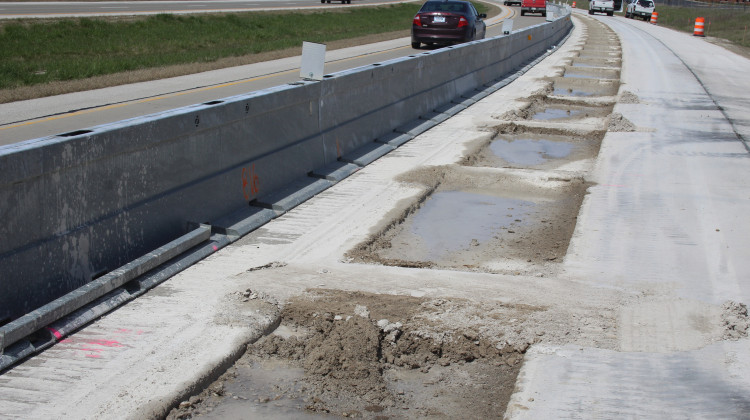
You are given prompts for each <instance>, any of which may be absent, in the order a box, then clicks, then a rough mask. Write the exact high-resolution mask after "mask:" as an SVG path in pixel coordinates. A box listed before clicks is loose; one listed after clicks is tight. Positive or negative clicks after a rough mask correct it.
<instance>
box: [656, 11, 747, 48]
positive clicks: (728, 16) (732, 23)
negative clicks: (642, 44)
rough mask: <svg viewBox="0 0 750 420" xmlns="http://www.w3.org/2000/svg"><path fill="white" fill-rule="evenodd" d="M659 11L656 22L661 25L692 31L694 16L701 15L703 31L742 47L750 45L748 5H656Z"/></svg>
mask: <svg viewBox="0 0 750 420" xmlns="http://www.w3.org/2000/svg"><path fill="white" fill-rule="evenodd" d="M656 11H657V12H658V13H659V17H658V21H657V23H658V24H659V25H661V26H668V27H670V28H673V29H676V30H679V31H683V32H688V33H691V34H692V33H693V29H694V28H695V18H697V17H702V18H704V19H705V20H706V22H705V30H704V33H705V34H706V35H707V36H713V37H717V38H722V39H726V40H729V41H731V42H733V43H735V44H737V45H741V46H743V47H750V34H748V33H747V31H748V28H750V7H749V8H746V9H743V8H741V7H740V8H736V9H721V8H718V7H701V8H687V7H675V6H666V5H662V4H657V5H656Z"/></svg>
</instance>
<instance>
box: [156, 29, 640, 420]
mask: <svg viewBox="0 0 750 420" xmlns="http://www.w3.org/2000/svg"><path fill="white" fill-rule="evenodd" d="M584 20H585V23H586V32H587V35H588V36H587V37H584V39H587V41H586V42H585V43H584V44H582V45H581V47H582V48H581V50H580V53H579V54H578V56H577V57H575V58H573V59H572V61H571V62H570V64H569V65H568V66H566V67H565V69H564V71H563V72H562V75H561V76H559V77H553V78H550V79H549V80H548V86H547V88H546V89H545V90H544V91H542V92H539V93H538V94H537V95H535V96H534V97H533V98H527V99H526V100H525V102H524V103H522V104H519V107H518V109H517V110H516V111H514V112H511V113H508V114H506V115H502V116H498V117H497V125H496V126H495V127H493V128H492V129H493V135H492V136H491V138H490V139H488V140H483V141H479V142H477V143H476V144H473V145H471V147H470V148H469V150H468V151H467V153H466V155H465V157H464V158H463V160H462V161H461V162H460V163H459V164H455V165H445V166H434V167H421V168H417V169H415V170H413V171H411V172H410V173H408V174H407V175H405V176H403V178H402V182H408V183H410V184H416V185H420V186H422V191H423V192H422V194H421V195H420V196H419V197H417V198H416V199H415V200H414V201H413V202H412V203H410V204H408V205H406V206H404V207H403V211H401V213H400V214H397V215H396V216H395V217H394V218H393V219H392V220H389V221H386V222H385V223H384V224H383V227H382V229H381V230H380V231H379V232H377V233H375V234H373V235H372V236H371V237H370V238H368V239H367V240H366V241H364V242H362V243H361V244H359V245H358V246H356V247H355V248H353V249H351V250H350V251H349V253H348V255H347V257H348V259H349V261H352V262H365V263H373V264H384V265H393V266H403V267H416V268H441V269H448V270H463V271H466V270H470V271H481V272H490V273H502V274H506V275H507V274H511V275H512V274H523V275H533V276H540V277H543V276H554V275H555V273H557V272H558V271H559V269H560V263H561V262H562V260H563V259H564V257H565V254H566V250H567V247H568V243H569V241H570V238H571V236H572V235H573V231H574V228H575V224H576V217H577V214H578V211H579V207H580V205H581V202H582V200H583V198H584V196H585V194H586V189H587V187H588V184H587V182H586V181H585V179H584V178H583V177H582V175H581V174H585V173H586V172H588V171H590V170H591V168H592V167H593V164H594V162H595V159H596V156H597V154H598V151H599V145H600V143H601V140H602V138H603V136H604V134H605V133H606V131H607V130H608V129H614V130H621V129H628V126H627V122H626V121H623V120H622V119H617V118H614V116H611V115H610V113H611V110H612V107H613V106H614V103H615V102H616V101H617V100H618V98H617V92H618V88H619V71H620V70H619V69H620V47H619V41H618V39H617V38H616V36H615V35H614V34H613V33H612V32H611V31H610V30H609V29H608V28H606V27H605V26H604V25H601V24H599V23H598V22H596V21H594V20H592V19H588V18H586V19H584ZM629 100H632V98H629ZM436 226H440V227H441V229H436V228H435V227H436ZM248 293H251V292H249V291H248ZM310 293H311V294H313V295H314V296H306V297H305V298H298V299H293V300H292V301H290V302H287V303H286V304H285V306H284V308H283V310H282V313H281V323H280V326H279V327H278V328H277V329H276V330H275V331H274V332H273V333H272V334H270V335H268V336H267V337H264V338H263V339H261V340H259V341H258V342H257V343H255V344H253V345H251V346H249V347H248V350H247V352H246V354H245V355H244V356H243V357H242V358H241V359H240V360H239V361H238V362H237V363H236V364H235V365H234V366H233V367H232V368H230V369H229V370H228V371H227V372H226V373H225V374H224V375H223V376H222V377H221V378H220V379H219V380H217V381H216V382H215V383H213V384H212V385H210V386H209V387H207V388H206V389H205V390H204V391H203V392H201V393H200V394H198V395H194V396H192V397H190V398H186V400H185V401H183V402H182V403H181V404H180V405H179V407H176V408H175V409H174V410H172V412H171V413H170V414H169V416H168V417H169V418H189V417H193V416H198V415H200V416H203V417H207V418H247V417H248V416H251V417H252V416H258V417H260V416H263V417H269V418H273V417H274V416H275V417H277V418H289V417H294V418H319V417H321V416H329V415H331V414H333V415H337V416H344V417H363V418H380V419H385V418H424V417H437V418H463V417H479V418H488V417H499V416H502V415H503V413H504V412H505V409H506V405H507V402H508V399H509V397H510V395H511V393H512V392H513V389H514V386H515V381H516V376H517V375H518V372H519V370H520V367H521V364H522V360H523V355H524V353H525V351H526V350H527V348H528V347H529V346H530V345H531V344H534V343H536V342H539V341H541V340H553V341H554V340H565V339H566V337H567V336H568V334H569V333H570V331H568V330H566V328H565V327H564V326H565V325H571V323H569V322H568V321H569V320H564V319H559V320H555V322H559V324H556V325H559V327H558V328H557V329H556V330H550V329H549V328H547V329H546V330H545V326H544V321H543V320H542V318H541V317H542V316H543V313H544V311H545V310H544V308H539V307H534V306H530V305H522V304H518V305H512V304H500V303H493V304H479V305H478V304H477V303H476V302H468V301H464V300H461V299H440V298H438V299H432V298H430V299H428V298H419V297H410V296H394V295H379V294H368V293H363V292H343V291H334V290H321V289H316V290H313V291H311V292H310ZM238 298H240V299H241V298H242V296H238ZM260 298H266V299H270V300H272V299H271V298H270V297H264V296H260ZM448 318H450V319H451V320H452V322H451V323H450V325H458V326H459V328H456V329H455V330H446V329H445V328H444V325H445V322H443V321H445V320H446V319H448ZM546 322H547V325H549V320H547V321H546Z"/></svg>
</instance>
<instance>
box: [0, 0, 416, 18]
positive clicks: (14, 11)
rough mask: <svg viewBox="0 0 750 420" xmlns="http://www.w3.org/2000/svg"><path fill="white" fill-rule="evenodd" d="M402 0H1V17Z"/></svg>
mask: <svg viewBox="0 0 750 420" xmlns="http://www.w3.org/2000/svg"><path fill="white" fill-rule="evenodd" d="M388 3H403V1H402V0H354V3H352V4H347V5H342V4H341V3H331V4H327V3H326V4H321V3H320V2H319V1H317V0H252V1H247V0H234V1H232V0H222V1H102V2H98V1H97V2H24V3H10V2H0V19H19V18H51V17H77V16H78V17H80V16H128V15H154V14H159V13H171V14H188V13H216V12H249V11H259V10H284V9H307V8H321V7H323V8H329V7H352V6H356V5H362V6H374V5H378V4H388Z"/></svg>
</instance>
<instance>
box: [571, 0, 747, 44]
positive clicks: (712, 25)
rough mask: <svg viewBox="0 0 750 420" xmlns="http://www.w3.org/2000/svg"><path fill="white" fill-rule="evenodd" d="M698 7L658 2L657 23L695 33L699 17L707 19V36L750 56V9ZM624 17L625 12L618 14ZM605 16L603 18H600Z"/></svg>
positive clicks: (584, 3)
mask: <svg viewBox="0 0 750 420" xmlns="http://www.w3.org/2000/svg"><path fill="white" fill-rule="evenodd" d="M695 4H697V5H699V6H696V7H683V6H670V5H666V4H664V3H663V2H661V1H658V2H656V9H655V10H656V12H658V13H659V16H658V21H657V24H658V25H660V26H666V27H669V28H672V29H676V30H678V31H681V32H687V33H690V34H692V33H693V29H694V28H695V18H697V17H702V18H704V19H705V20H706V23H705V35H706V36H709V37H714V38H718V39H720V40H725V41H729V43H721V42H719V44H720V45H722V46H724V47H727V48H729V49H731V50H733V51H734V52H736V53H739V54H742V55H744V56H745V57H750V33H748V29H750V6H747V5H744V4H739V5H733V4H731V3H705V2H704V3H700V2H696V3H695ZM576 6H577V8H578V9H583V10H588V8H589V1H588V0H579V1H578V2H577V4H576ZM618 15H619V16H624V15H625V13H624V12H623V13H618ZM599 16H601V15H599Z"/></svg>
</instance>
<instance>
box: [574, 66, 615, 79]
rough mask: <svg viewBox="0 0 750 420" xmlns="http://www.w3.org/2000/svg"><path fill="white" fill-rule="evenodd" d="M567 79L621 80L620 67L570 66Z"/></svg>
mask: <svg viewBox="0 0 750 420" xmlns="http://www.w3.org/2000/svg"><path fill="white" fill-rule="evenodd" d="M563 78H565V79H593V80H620V69H610V68H600V67H580V66H568V67H567V68H566V69H565V74H563Z"/></svg>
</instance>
